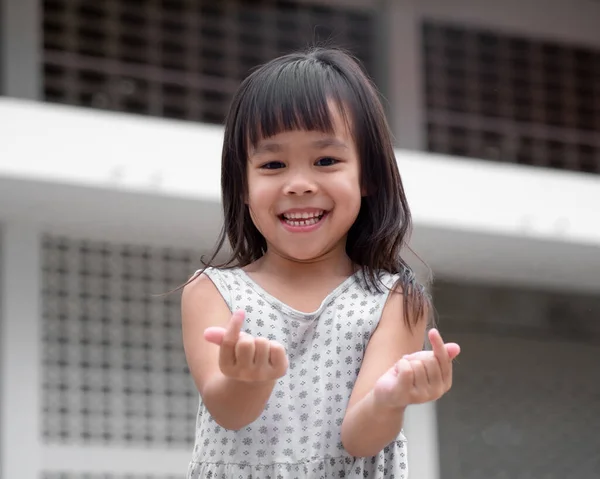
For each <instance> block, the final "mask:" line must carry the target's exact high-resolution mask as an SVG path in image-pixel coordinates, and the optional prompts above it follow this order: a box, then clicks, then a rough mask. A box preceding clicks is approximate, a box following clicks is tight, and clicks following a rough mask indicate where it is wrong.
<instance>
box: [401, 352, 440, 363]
mask: <svg viewBox="0 0 600 479" xmlns="http://www.w3.org/2000/svg"><path fill="white" fill-rule="evenodd" d="M431 358H433V352H431V351H417V352H415V353H411V354H405V355H404V356H403V359H408V360H409V361H412V360H415V359H418V360H420V361H423V360H426V359H431Z"/></svg>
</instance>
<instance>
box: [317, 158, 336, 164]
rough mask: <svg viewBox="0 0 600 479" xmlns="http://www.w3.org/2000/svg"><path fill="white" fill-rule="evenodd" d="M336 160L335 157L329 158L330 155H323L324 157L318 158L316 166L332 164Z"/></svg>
mask: <svg viewBox="0 0 600 479" xmlns="http://www.w3.org/2000/svg"><path fill="white" fill-rule="evenodd" d="M337 162H338V160H336V159H335V158H330V157H328V156H327V157H325V158H319V159H318V160H317V165H318V166H332V165H335V164H336V163H337Z"/></svg>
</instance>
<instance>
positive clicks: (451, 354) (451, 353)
mask: <svg viewBox="0 0 600 479" xmlns="http://www.w3.org/2000/svg"><path fill="white" fill-rule="evenodd" d="M445 346H446V351H448V359H450V360H451V361H452V360H453V359H454V358H456V356H458V355H459V354H460V346H459V345H458V344H456V343H446V344H445Z"/></svg>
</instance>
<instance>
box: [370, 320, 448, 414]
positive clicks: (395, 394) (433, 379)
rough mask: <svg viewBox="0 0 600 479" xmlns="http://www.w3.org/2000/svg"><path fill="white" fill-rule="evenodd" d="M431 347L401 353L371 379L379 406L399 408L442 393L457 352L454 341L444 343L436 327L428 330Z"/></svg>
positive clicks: (427, 399)
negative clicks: (400, 357) (414, 351)
mask: <svg viewBox="0 0 600 479" xmlns="http://www.w3.org/2000/svg"><path fill="white" fill-rule="evenodd" d="M429 341H430V342H431V346H432V349H433V350H432V351H418V352H416V353H413V354H408V355H406V356H404V357H403V358H402V359H401V360H400V361H398V362H397V363H396V364H395V365H394V366H393V367H392V368H390V369H389V370H388V371H387V372H386V373H385V374H384V375H383V376H381V377H380V378H379V380H378V381H377V382H376V383H375V387H374V389H373V393H374V395H375V401H376V403H377V404H378V405H379V406H382V407H389V408H393V409H401V408H404V407H406V406H408V405H409V404H422V403H426V402H429V401H435V400H437V399H439V398H440V397H442V396H443V395H444V394H445V393H446V392H448V390H449V389H450V387H451V386H452V361H453V360H454V358H456V356H458V354H459V353H460V346H459V345H458V344H456V343H447V344H444V341H443V340H442V337H441V336H440V333H439V332H438V331H437V330H436V329H431V330H430V331H429Z"/></svg>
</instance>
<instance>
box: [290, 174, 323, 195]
mask: <svg viewBox="0 0 600 479" xmlns="http://www.w3.org/2000/svg"><path fill="white" fill-rule="evenodd" d="M316 191H317V185H316V183H315V182H314V181H313V179H312V178H310V177H309V175H307V174H305V173H297V174H295V175H293V176H291V177H290V178H289V180H288V181H287V183H286V185H285V188H284V192H285V194H286V195H298V196H301V195H310V194H313V193H315V192H316Z"/></svg>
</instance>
